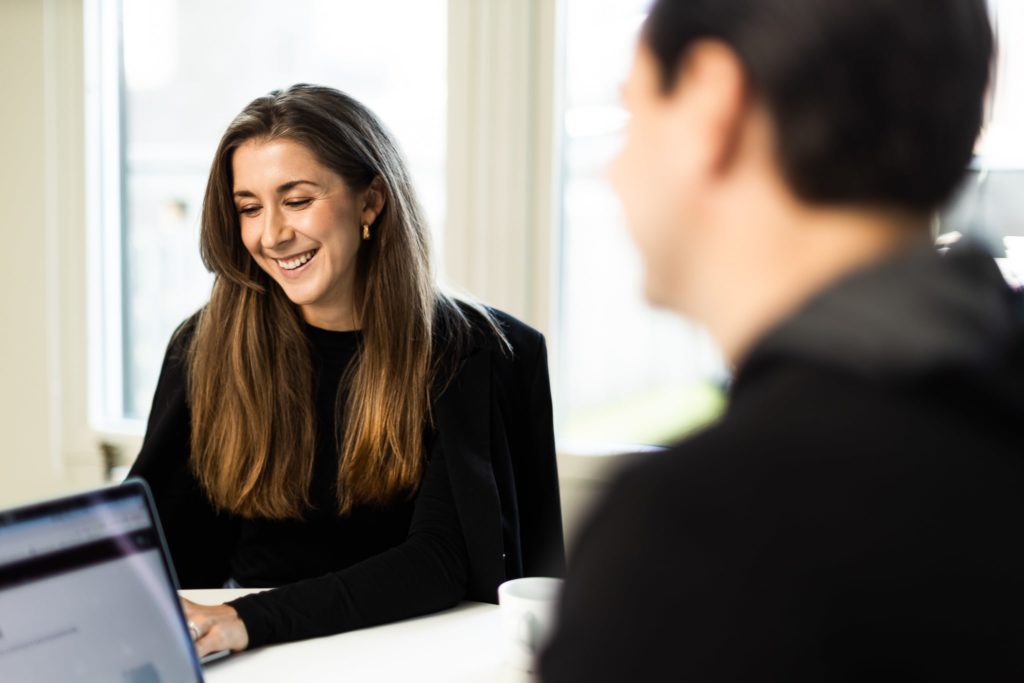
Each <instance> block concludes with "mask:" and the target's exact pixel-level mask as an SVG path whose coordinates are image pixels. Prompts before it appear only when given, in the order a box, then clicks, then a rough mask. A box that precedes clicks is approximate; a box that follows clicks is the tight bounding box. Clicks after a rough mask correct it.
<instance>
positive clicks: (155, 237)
mask: <svg viewBox="0 0 1024 683" xmlns="http://www.w3.org/2000/svg"><path fill="white" fill-rule="evenodd" d="M122 7H123V10H122V11H123V16H122V30H123V41H124V42H123V45H124V49H123V91H122V101H123V120H122V131H123V141H122V142H123V169H122V173H123V193H124V194H123V204H124V214H123V215H124V220H125V223H124V226H123V231H124V234H123V252H122V257H123V260H124V264H123V278H124V282H123V292H124V294H123V296H124V309H123V312H122V313H123V316H124V322H123V325H124V342H125V343H124V359H123V360H124V368H123V370H124V389H123V391H124V400H123V404H124V405H123V410H124V415H123V416H124V417H141V416H145V415H146V413H147V412H148V410H149V402H150V400H151V398H152V393H153V389H154V386H155V383H156V377H157V374H158V372H159V369H160V362H161V360H162V357H163V353H164V348H165V346H166V344H167V340H168V338H169V336H170V334H171V332H172V331H173V329H174V327H175V326H176V325H177V324H178V323H179V322H180V321H181V320H182V319H184V318H185V317H187V316H188V315H189V314H190V313H192V312H193V311H195V310H196V309H197V308H198V307H199V306H201V305H202V304H203V303H204V302H205V301H206V299H207V297H208V294H209V288H210V284H211V278H210V276H209V275H208V274H207V273H206V272H205V270H204V269H203V266H202V264H201V262H200V260H199V251H198V230H199V213H200V210H201V206H202V196H203V191H204V189H205V185H206V176H207V171H208V168H209V164H210V161H211V159H212V157H213V152H214V150H215V148H216V145H217V142H218V140H219V138H220V135H221V134H222V133H223V131H224V128H225V127H226V126H227V124H228V123H229V122H230V120H231V119H232V117H234V116H235V115H236V114H237V113H238V112H239V111H240V110H241V109H242V107H244V106H245V105H246V104H247V103H248V102H249V101H251V100H252V99H254V98H255V97H257V96H259V95H262V94H265V93H266V92H268V91H270V90H273V89H275V88H282V87H287V86H289V85H291V84H293V83H298V82H306V83H318V84H323V85H329V86H333V87H336V88H338V89H340V90H343V91H345V92H347V93H349V94H350V95H353V96H354V97H356V98H357V99H359V100H361V101H363V102H364V103H366V104H367V105H368V106H369V107H370V108H372V109H373V110H374V111H375V112H377V114H378V115H379V116H380V117H381V118H382V119H383V120H384V122H385V124H386V125H387V126H388V127H389V128H391V130H392V131H393V132H394V133H395V135H396V137H397V138H398V141H399V144H400V145H401V146H402V148H403V150H404V151H405V153H406V155H407V157H408V158H409V162H410V166H411V170H412V174H413V176H414V178H415V180H416V183H417V187H418V189H419V191H420V199H421V201H422V202H423V204H424V206H425V208H426V211H427V216H428V218H429V219H430V221H431V224H432V225H433V226H434V230H435V237H438V236H439V235H438V234H437V230H438V228H439V226H440V225H441V223H442V220H443V215H444V210H445V207H444V199H445V138H446V120H445V119H446V90H447V64H446V62H447V37H446V35H447V3H446V1H445V0H374V2H361V1H356V0H288V1H287V2H284V1H282V0H259V1H255V0H254V1H253V2H245V3H239V2H235V1H233V0H123V5H122ZM395 17H401V18H402V20H401V21H395ZM396 45H397V46H401V49H394V46H396ZM117 417H122V416H117Z"/></svg>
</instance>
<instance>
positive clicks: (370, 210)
mask: <svg viewBox="0 0 1024 683" xmlns="http://www.w3.org/2000/svg"><path fill="white" fill-rule="evenodd" d="M387 200H388V189H387V186H386V185H385V184H384V179H383V178H381V177H380V176H376V177H375V178H374V179H373V181H372V182H370V186H369V187H368V188H366V190H364V191H363V223H367V224H371V223H373V222H374V221H375V220H377V216H379V215H380V212H381V211H383V210H384V205H385V204H386V203H387Z"/></svg>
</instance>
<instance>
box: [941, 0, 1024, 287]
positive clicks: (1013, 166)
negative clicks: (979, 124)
mask: <svg viewBox="0 0 1024 683" xmlns="http://www.w3.org/2000/svg"><path fill="white" fill-rule="evenodd" d="M989 6H990V7H991V9H992V16H993V22H994V25H995V30H996V35H997V46H998V52H997V58H996V72H995V81H994V83H993V89H992V99H991V106H990V109H989V117H988V121H987V122H986V124H985V129H984V130H983V131H982V135H981V137H980V139H979V140H978V144H977V146H976V148H975V152H976V153H977V158H976V159H975V162H974V164H973V167H972V169H971V170H970V172H969V173H968V174H967V178H966V180H965V182H964V183H963V186H962V187H961V188H960V191H959V192H958V193H957V195H956V197H954V199H953V201H952V202H951V204H950V206H949V207H948V208H947V209H946V210H945V211H944V212H943V213H942V216H941V225H940V230H941V231H942V232H944V233H951V232H959V233H961V234H964V235H969V236H970V237H972V238H974V239H978V240H980V241H982V242H984V243H986V244H987V246H988V247H989V248H991V249H992V250H993V252H994V253H995V254H996V260H997V262H998V263H999V266H1000V268H1001V269H1002V271H1003V274H1004V275H1005V276H1006V278H1007V280H1008V281H1010V282H1011V283H1012V284H1014V285H1017V286H1021V285H1024V191H1022V189H1024V3H1021V2H1019V0H989Z"/></svg>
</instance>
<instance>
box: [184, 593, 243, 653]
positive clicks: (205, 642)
mask: <svg viewBox="0 0 1024 683" xmlns="http://www.w3.org/2000/svg"><path fill="white" fill-rule="evenodd" d="M181 606H182V608H183V609H184V610H185V620H186V621H188V624H189V631H190V632H191V634H192V640H194V641H195V645H196V652H198V653H199V656H200V657H205V656H206V655H208V654H210V653H211V652H218V651H220V650H232V651H233V652H238V651H239V650H244V649H245V648H246V647H248V645H249V632H248V631H246V630H245V623H244V622H243V621H242V620H241V619H239V618H238V612H236V611H235V608H234V607H232V606H231V605H199V604H196V603H194V602H192V601H191V600H186V599H185V598H181Z"/></svg>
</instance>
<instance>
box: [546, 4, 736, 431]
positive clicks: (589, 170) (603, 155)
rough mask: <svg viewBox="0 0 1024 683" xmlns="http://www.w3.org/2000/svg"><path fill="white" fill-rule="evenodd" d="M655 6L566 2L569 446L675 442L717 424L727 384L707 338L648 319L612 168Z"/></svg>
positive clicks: (565, 427)
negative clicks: (638, 53) (630, 75)
mask: <svg viewBox="0 0 1024 683" xmlns="http://www.w3.org/2000/svg"><path fill="white" fill-rule="evenodd" d="M648 5H649V0H601V1H600V2H598V1H597V0H568V4H567V16H566V40H565V45H566V74H565V83H566V86H565V88H566V92H565V112H564V140H565V143H564V151H563V154H564V159H563V169H564V178H563V225H562V254H563V257H562V268H561V321H560V340H561V344H560V351H561V353H560V357H559V377H560V379H559V388H560V390H561V391H560V401H559V408H560V411H559V415H560V417H559V420H560V422H561V435H562V437H563V438H566V437H567V438H569V439H579V440H585V441H612V442H619V443H653V444H660V443H667V442H668V441H670V440H672V439H673V438H675V437H676V436H678V435H679V434H680V432H681V431H683V430H685V428H686V427H687V426H688V425H689V426H693V425H696V424H698V423H701V422H703V421H704V420H706V419H707V418H708V417H710V416H712V415H714V414H715V413H716V412H717V411H718V410H719V408H720V407H721V404H722V398H721V393H720V391H719V390H718V389H717V388H715V384H716V383H720V382H721V381H722V379H723V377H724V374H725V373H724V370H723V366H722V363H721V361H720V359H719V357H718V355H717V352H716V350H715V349H714V347H713V345H712V344H711V342H710V340H709V339H708V337H707V336H706V335H705V334H704V333H702V332H701V331H699V330H698V329H697V328H696V327H694V326H693V325H690V324H687V323H685V322H683V321H681V320H679V319H678V318H677V317H676V316H674V315H672V314H669V313H665V312H656V311H653V310H651V309H650V308H649V307H648V306H647V305H646V304H645V303H644V299H643V293H642V280H641V275H642V274H641V269H640V264H639V260H638V258H637V256H636V254H635V251H634V249H633V247H632V245H631V244H630V242H629V239H628V237H627V234H626V230H625V227H624V225H623V220H622V214H621V209H620V207H619V204H618V200H617V199H616V197H615V195H614V194H613V193H612V190H611V188H610V187H609V185H608V183H607V180H606V177H605V176H606V167H607V164H608V162H609V161H610V159H611V157H612V156H613V155H614V154H615V152H616V150H617V148H618V146H619V145H620V143H621V136H622V132H623V123H624V122H625V118H626V114H625V112H624V111H623V110H622V108H621V107H620V105H619V86H620V84H621V83H622V80H623V79H624V78H625V75H626V72H627V70H628V68H629V64H630V61H631V59H632V55H633V49H634V44H635V40H636V36H637V32H638V30H639V28H640V24H641V22H642V20H643V17H644V12H645V11H646V8H647V6H648Z"/></svg>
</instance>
